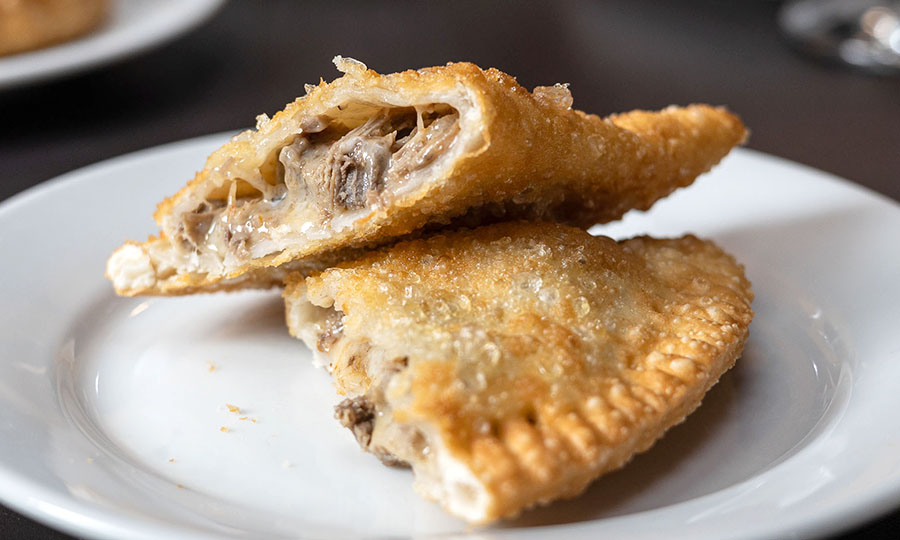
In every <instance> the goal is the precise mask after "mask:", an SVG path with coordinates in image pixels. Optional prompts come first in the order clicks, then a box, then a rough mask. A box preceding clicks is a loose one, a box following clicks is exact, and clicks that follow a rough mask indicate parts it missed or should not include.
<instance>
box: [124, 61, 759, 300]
mask: <svg viewBox="0 0 900 540" xmlns="http://www.w3.org/2000/svg"><path fill="white" fill-rule="evenodd" d="M335 63H336V65H337V67H338V69H340V70H341V71H342V72H344V73H345V75H344V76H342V77H340V78H338V79H337V80H335V81H333V82H331V83H328V84H326V83H321V84H319V85H318V86H309V87H308V88H307V94H306V95H305V96H303V97H301V98H299V99H297V100H296V101H295V102H293V103H291V104H289V105H288V106H287V107H286V108H285V109H284V110H283V111H281V112H279V113H278V114H276V115H275V116H274V117H273V118H271V119H269V118H267V117H265V116H261V117H260V118H259V119H258V122H257V127H256V129H255V130H250V131H246V132H244V133H241V134H240V135H237V136H236V137H234V138H233V139H232V140H231V141H230V142H229V143H227V144H226V145H224V146H223V147H221V148H220V149H218V150H216V151H215V152H213V154H212V155H211V156H210V157H209V158H208V160H207V162H206V166H205V167H204V169H203V170H202V171H200V172H199V173H197V175H196V176H195V178H194V179H193V180H192V181H190V182H189V183H188V184H187V186H185V187H184V188H183V189H182V190H181V191H180V192H178V193H177V194H176V195H175V196H173V197H172V198H170V199H168V200H166V201H163V202H162V203H161V204H160V205H159V207H158V209H157V212H156V214H155V219H156V221H157V223H158V224H159V226H160V228H161V231H162V232H161V234H160V236H159V238H153V237H151V238H150V239H149V240H148V241H147V242H144V243H136V242H129V243H127V244H126V245H124V246H122V247H121V248H120V249H119V250H118V251H116V252H115V253H114V254H113V256H112V257H111V258H110V260H109V262H108V265H107V275H108V276H109V277H110V278H111V279H112V280H113V284H114V286H115V289H116V291H117V292H118V293H119V294H122V295H136V294H187V293H193V292H198V291H211V290H217V289H230V288H239V287H250V286H271V285H274V284H278V283H280V282H281V279H282V277H283V274H284V272H285V271H286V270H296V269H310V268H322V267H324V266H326V265H329V264H331V263H333V262H335V261H339V260H341V259H343V258H346V257H348V256H349V255H351V254H353V253H355V252H354V249H356V248H365V247H372V246H377V245H379V244H384V243H387V242H388V241H392V240H396V239H397V238H400V237H403V236H404V235H407V234H409V233H412V232H414V231H417V230H419V229H421V228H422V227H424V226H431V227H432V228H435V227H438V226H440V225H442V224H447V223H448V222H450V221H451V220H454V219H456V221H455V223H454V226H455V225H458V224H460V223H464V224H470V225H472V224H483V223H490V222H496V221H500V220H510V219H546V220H555V221H562V222H566V223H569V224H573V225H577V226H581V227H587V226H590V225H593V224H595V223H601V222H605V221H609V220H612V219H616V218H619V217H621V216H622V214H624V213H625V212H626V211H628V210H630V209H632V208H638V209H647V208H649V207H650V206H651V205H652V204H653V203H654V202H655V201H656V200H657V199H659V198H661V197H664V196H666V195H668V194H669V193H671V192H672V191H673V190H674V189H676V188H678V187H680V186H686V185H688V184H690V183H691V182H692V181H693V180H694V179H695V178H696V177H697V176H698V175H699V174H701V173H703V172H705V171H708V170H709V169H710V168H711V167H712V166H713V165H715V164H716V163H717V162H718V161H719V160H720V159H722V157H723V156H725V155H726V154H727V153H728V152H729V150H731V148H732V147H734V146H735V145H737V144H739V143H741V142H742V141H743V140H744V139H745V137H746V130H745V129H744V126H743V125H742V124H741V122H740V120H739V119H738V118H736V117H735V116H734V115H732V114H730V113H728V112H727V111H725V110H724V109H721V108H713V107H709V106H706V105H692V106H689V107H684V108H679V107H669V108H667V109H665V110H662V111H659V112H644V111H634V112H630V113H625V114H621V115H614V116H610V117H609V118H605V119H604V118H600V117H598V116H594V115H589V114H585V113H583V112H580V111H576V110H573V109H572V108H571V105H572V96H571V94H570V93H569V91H568V89H567V87H566V86H565V85H556V86H553V87H538V88H536V89H535V91H534V93H531V92H528V91H527V90H525V89H524V88H522V87H521V86H519V85H518V84H517V83H516V81H515V79H513V78H512V77H510V76H509V75H506V74H504V73H502V72H500V71H497V70H495V69H488V70H482V69H480V68H479V67H477V66H475V65H473V64H467V63H458V64H448V65H446V66H442V67H434V68H427V69H421V70H418V71H406V72H403V73H395V74H391V75H379V74H378V73H375V72H374V71H371V70H367V69H366V67H365V66H364V65H363V64H361V63H359V62H357V61H355V60H350V59H346V58H340V57H337V58H336V59H335ZM284 265H287V266H284ZM279 266H281V267H282V268H278V267H279Z"/></svg>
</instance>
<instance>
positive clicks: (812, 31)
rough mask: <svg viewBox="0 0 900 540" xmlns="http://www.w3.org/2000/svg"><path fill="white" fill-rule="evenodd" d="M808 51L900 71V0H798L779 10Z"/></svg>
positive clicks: (787, 30) (787, 29) (873, 69)
mask: <svg viewBox="0 0 900 540" xmlns="http://www.w3.org/2000/svg"><path fill="white" fill-rule="evenodd" d="M778 24H779V26H780V27H781V30H782V32H784V34H785V35H786V36H787V37H788V38H789V39H790V40H791V41H792V42H793V43H794V44H795V45H796V46H797V47H798V48H800V49H801V50H802V51H804V52H806V53H808V54H811V55H814V56H816V57H819V58H822V59H826V60H831V61H835V62H838V63H841V64H845V65H849V66H852V67H854V68H857V69H861V70H863V71H866V72H869V73H877V74H881V75H898V74H900V2H898V1H891V0H792V1H790V2H786V3H785V4H784V5H783V6H782V7H781V10H780V12H779V14H778Z"/></svg>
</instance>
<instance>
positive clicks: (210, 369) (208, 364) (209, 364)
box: [206, 362, 216, 373]
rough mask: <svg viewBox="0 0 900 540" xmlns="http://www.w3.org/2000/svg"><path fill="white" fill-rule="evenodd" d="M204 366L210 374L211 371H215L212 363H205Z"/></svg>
mask: <svg viewBox="0 0 900 540" xmlns="http://www.w3.org/2000/svg"><path fill="white" fill-rule="evenodd" d="M206 365H207V366H209V367H208V369H209V372H210V373H212V372H213V371H215V370H216V365H215V364H213V363H212V362H207V363H206Z"/></svg>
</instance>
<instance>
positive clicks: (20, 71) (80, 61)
mask: <svg viewBox="0 0 900 540" xmlns="http://www.w3.org/2000/svg"><path fill="white" fill-rule="evenodd" d="M222 2H223V0H189V1H185V0H115V1H114V2H113V10H112V14H111V17H110V19H109V20H108V21H107V22H106V24H104V25H103V26H102V27H101V28H99V29H98V30H97V31H95V32H92V33H90V34H86V35H85V36H82V37H80V38H78V39H75V40H72V41H66V42H63V43H60V44H58V45H54V46H51V47H47V48H44V49H38V50H35V51H29V52H24V53H19V54H14V55H10V56H3V57H0V89H3V88H10V87H13V86H19V85H22V84H26V83H30V82H35V81H39V80H43V79H50V78H54V77H58V76H61V75H66V74H69V73H74V72H77V71H83V70H86V69H89V68H92V67H95V66H99V65H102V64H107V63H109V62H112V61H115V60H119V59H121V58H125V57H127V56H131V55H133V54H136V53H139V52H141V51H144V50H147V49H149V48H151V47H154V46H156V45H161V44H162V43H164V42H166V41H168V40H170V39H173V38H175V37H177V36H179V35H181V34H183V33H184V32H187V31H188V30H190V29H191V28H193V27H194V26H196V25H198V24H200V23H201V22H203V21H204V20H206V18H207V17H209V16H210V15H212V14H213V13H215V11H216V10H217V9H218V8H219V7H220V6H221V5H222Z"/></svg>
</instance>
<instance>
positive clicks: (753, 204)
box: [0, 135, 900, 539]
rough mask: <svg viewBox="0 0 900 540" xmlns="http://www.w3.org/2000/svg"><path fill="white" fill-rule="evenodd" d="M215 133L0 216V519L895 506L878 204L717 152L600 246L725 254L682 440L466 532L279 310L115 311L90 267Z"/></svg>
mask: <svg viewBox="0 0 900 540" xmlns="http://www.w3.org/2000/svg"><path fill="white" fill-rule="evenodd" d="M224 140H225V136H223V135H216V136H210V137H205V138H201V139H196V140H191V141H186V142H183V143H178V144H173V145H169V146H165V147H162V148H158V149H152V150H147V151H144V152H139V153H137V154H132V155H128V156H124V157H121V158H118V159H114V160H111V161H109V162H106V163H102V164H99V165H95V166H92V167H88V168H86V169H83V170H81V171H77V172H74V173H71V174H68V175H66V176H64V177H62V178H59V179H57V180H55V181H52V182H48V183H46V184H43V185H41V186H39V187H37V188H35V189H32V190H30V191H28V192H26V193H23V194H21V195H19V196H17V197H14V198H13V199H11V200H9V201H7V202H5V203H4V204H3V205H2V206H0V231H2V234H0V253H3V256H4V264H3V265H2V268H3V269H2V272H3V274H2V275H3V279H2V280H0V289H2V293H3V296H2V297H3V303H2V305H0V500H2V501H3V502H4V503H5V504H7V505H9V506H10V507H12V508H14V509H16V510H18V511H20V512H23V513H25V514H28V515H30V516H32V517H34V518H35V519H38V520H41V521H43V522H45V523H48V524H50V525H52V526H54V527H58V528H60V529H64V530H66V531H69V532H72V533H75V534H79V535H86V536H92V537H106V538H124V537H127V538H189V537H190V538H194V537H204V536H207V537H218V538H221V537H253V538H261V537H265V538H278V537H294V536H300V537H305V538H325V537H327V538H336V537H337V538H340V537H348V538H352V537H388V536H396V537H403V536H417V537H425V536H431V535H442V536H455V535H466V534H471V535H473V536H476V537H478V538H508V537H512V536H515V537H516V538H520V537H521V538H560V537H563V535H565V537H566V538H600V537H603V538H654V537H658V536H664V537H666V538H692V539H705V538H716V539H722V538H760V537H778V538H784V537H787V536H794V535H796V536H799V537H811V536H816V535H820V534H824V533H827V532H834V531H837V530H840V529H841V528H844V527H849V526H851V525H853V524H856V523H858V522H860V521H862V520H865V519H867V518H871V517H873V516H875V515H876V514H879V513H882V512H885V511H887V510H889V509H890V508H892V507H894V506H896V505H898V504H900V415H898V414H897V413H896V411H898V410H900V392H898V383H897V381H900V333H898V332H897V328H900V310H898V308H897V301H898V299H900V280H898V279H897V278H898V276H900V250H898V233H900V209H898V205H897V204H895V203H893V202H890V201H888V200H886V199H884V198H881V197H878V196H876V195H873V194H871V193H869V192H867V191H864V190H862V189H860V188H858V187H854V186H853V185H851V184H849V183H847V182H845V181H841V180H838V179H836V178H833V177H830V176H828V175H826V174H823V173H821V172H817V171H814V170H811V169H808V168H805V167H802V166H799V165H796V164H792V163H789V162H786V161H783V160H780V159H776V158H772V157H768V156H765V155H762V154H758V153H754V152H750V151H746V150H740V151H736V152H735V153H734V154H733V155H732V156H730V157H729V158H727V159H726V160H725V162H724V163H722V165H721V166H720V167H718V168H716V170H715V171H714V172H713V173H712V174H709V175H707V176H705V177H703V178H701V179H700V180H699V181H698V182H697V183H696V184H695V185H694V186H692V187H691V188H689V189H685V190H682V191H680V192H678V193H676V194H675V195H674V196H672V197H670V198H669V199H667V200H664V201H662V202H660V203H659V204H658V205H657V206H656V207H655V208H654V209H653V210H652V212H649V213H645V214H638V213H635V214H630V215H628V216H627V218H626V219H625V220H624V222H622V223H619V224H616V225H613V226H609V227H607V228H606V229H598V230H605V231H606V232H609V233H611V234H613V235H616V236H629V235H632V234H636V233H644V232H649V233H653V234H656V235H678V234H681V233H682V232H685V231H692V232H695V233H697V234H700V235H703V236H708V237H712V238H714V239H715V240H716V241H717V242H719V243H720V244H721V245H722V246H724V247H725V248H726V249H728V250H729V251H731V252H732V253H734V254H735V255H736V256H737V257H738V258H739V259H740V260H742V261H743V262H744V263H745V264H746V266H747V273H748V274H749V277H750V278H751V279H752V281H753V284H754V289H755V291H756V294H757V299H756V301H755V303H754V308H755V310H756V319H755V320H754V321H753V326H752V328H751V338H750V341H749V342H748V344H747V347H746V351H745V354H744V357H743V358H742V359H741V360H740V361H739V362H738V364H737V367H735V369H734V370H732V371H731V372H730V373H728V374H727V375H726V376H725V377H723V379H722V381H721V382H720V383H719V384H718V386H716V387H715V388H714V389H713V390H712V392H711V393H710V394H709V395H708V396H707V398H706V400H705V403H704V405H703V406H702V407H701V408H700V409H699V410H698V411H697V412H696V413H695V414H694V415H693V416H692V417H690V418H689V419H688V421H687V422H686V423H685V424H683V425H681V426H679V427H677V428H675V429H673V430H672V431H671V432H670V433H669V434H668V435H667V436H666V438H665V439H663V440H662V441H661V442H660V443H659V444H657V445H656V447H655V448H653V449H652V450H651V451H650V452H648V453H647V454H645V455H642V456H640V457H638V458H637V459H635V460H634V461H633V462H632V463H631V464H630V465H629V466H628V467H627V468H625V469H624V470H622V471H620V472H617V473H614V474H611V475H609V476H607V477H605V478H603V479H601V480H600V481H598V482H596V483H595V484H594V485H593V487H591V488H590V489H589V490H588V492H587V493H585V494H584V495H583V496H581V497H579V498H577V499H574V500H571V501H562V502H557V503H554V504H552V505H550V506H548V507H545V508H540V509H538V510H534V511H531V512H528V513H526V514H525V515H524V516H522V517H521V518H520V519H518V520H516V521H514V522H511V523H506V524H503V525H500V526H496V527H492V528H487V529H473V530H470V529H467V528H466V526H465V525H464V524H463V523H461V522H459V521H457V520H455V519H453V518H450V517H448V516H446V515H445V514H444V513H443V512H442V511H441V510H440V509H439V508H438V507H437V506H436V505H434V504H432V503H429V502H427V501H425V500H422V499H420V498H419V497H418V496H416V495H415V494H414V493H413V491H412V488H411V484H412V475H411V473H410V472H409V471H406V470H396V469H388V468H386V467H383V466H382V465H380V464H379V463H378V461H377V460H376V459H375V458H373V457H372V456H370V455H366V454H363V453H362V452H360V451H359V450H358V448H357V446H356V444H355V442H354V441H353V440H352V436H351V435H350V434H349V432H346V430H343V429H341V428H339V426H338V425H337V423H336V422H335V421H334V420H333V419H332V417H331V406H332V404H333V403H334V402H335V401H336V396H335V395H334V392H333V390H332V387H331V384H330V381H329V379H328V376H327V375H326V374H325V373H324V372H322V371H320V370H317V369H315V368H313V367H312V365H311V363H310V355H309V353H308V352H307V350H306V349H305V348H304V347H303V345H302V344H300V343H299V342H297V341H294V340H292V339H291V338H290V337H288V335H287V332H286V330H285V328H284V327H283V322H282V306H281V302H280V298H279V295H278V293H277V292H244V293H236V294H222V295H210V296H197V297H187V298H174V299H142V298H135V299H124V298H116V297H115V296H114V295H113V293H112V290H111V287H110V285H109V283H107V282H106V280H105V279H104V277H103V269H104V261H105V259H106V257H107V255H108V254H109V253H110V252H111V251H112V250H113V249H114V248H115V247H117V246H118V245H119V244H120V242H121V241H122V240H123V239H125V238H129V237H130V238H142V237H145V236H146V235H147V234H148V233H150V232H153V231H154V229H155V227H154V225H153V223H152V222H151V220H150V213H151V211H152V210H153V208H154V204H155V203H156V202H157V201H159V200H160V199H161V198H162V197H163V196H164V195H167V194H170V193H173V192H174V191H175V190H176V189H178V188H179V187H180V186H181V185H182V183H183V182H184V181H185V180H186V179H187V178H190V177H191V175H192V174H193V172H194V170H195V169H196V168H197V167H199V166H200V165H201V164H202V162H203V159H204V157H205V156H206V155H207V153H208V152H210V151H211V150H212V149H213V148H215V147H216V146H218V145H219V144H220V143H222V142H224ZM212 368H214V369H212ZM211 369H212V370H211ZM226 404H233V405H235V406H237V407H240V409H241V412H240V413H233V412H230V411H229V410H228V408H227V406H226ZM244 416H246V417H247V418H246V419H244V420H241V418H242V417H244ZM254 420H255V422H254ZM222 427H226V428H228V431H227V432H224V431H221V430H220V428H222Z"/></svg>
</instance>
